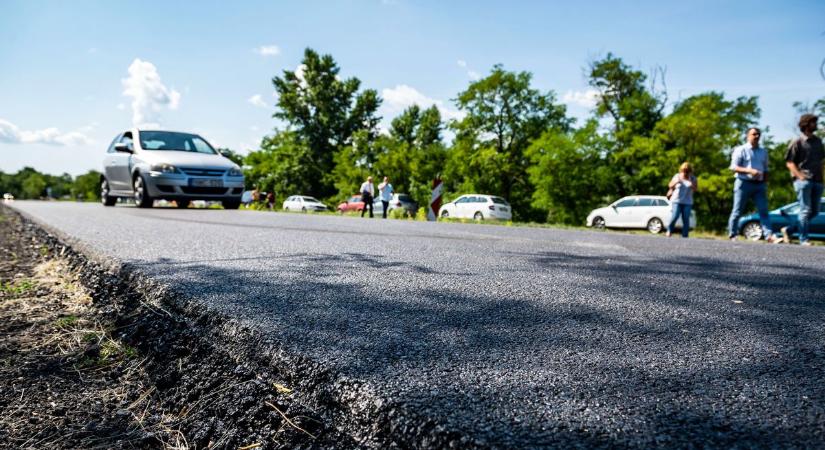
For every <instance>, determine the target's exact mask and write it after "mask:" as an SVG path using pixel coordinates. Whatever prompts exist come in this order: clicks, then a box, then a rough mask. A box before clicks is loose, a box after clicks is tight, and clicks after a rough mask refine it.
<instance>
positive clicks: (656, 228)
mask: <svg viewBox="0 0 825 450" xmlns="http://www.w3.org/2000/svg"><path fill="white" fill-rule="evenodd" d="M662 228H664V224H662V220H661V219H659V218H658V217H654V218H652V219H650V220H649V221H648V222H647V231H650V232H651V233H653V234H659V233H661V232H662Z"/></svg>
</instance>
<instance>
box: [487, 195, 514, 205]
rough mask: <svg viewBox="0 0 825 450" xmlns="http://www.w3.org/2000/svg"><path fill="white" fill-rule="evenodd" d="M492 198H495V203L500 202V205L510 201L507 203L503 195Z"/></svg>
mask: <svg viewBox="0 0 825 450" xmlns="http://www.w3.org/2000/svg"><path fill="white" fill-rule="evenodd" d="M490 198H492V199H493V203H498V204H499V205H509V203H507V200H504V199H503V198H501V197H490Z"/></svg>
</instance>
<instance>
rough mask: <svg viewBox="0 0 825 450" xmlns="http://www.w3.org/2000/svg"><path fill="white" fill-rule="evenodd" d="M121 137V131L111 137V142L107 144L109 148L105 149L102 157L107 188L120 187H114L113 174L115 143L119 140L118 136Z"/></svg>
mask: <svg viewBox="0 0 825 450" xmlns="http://www.w3.org/2000/svg"><path fill="white" fill-rule="evenodd" d="M121 137H123V133H121V134H118V135H117V136H115V138H114V139H112V143H111V144H109V148H108V149H107V150H106V156H105V157H104V158H103V175H104V176H105V177H106V181H108V182H109V189H110V190H119V189H121V188H120V187H116V186H117V185H116V184H115V183H116V181H115V180H114V178H115V177H116V174H115V166H116V164H117V158H116V157H117V152H115V144H117V143H118V142H120V138H121Z"/></svg>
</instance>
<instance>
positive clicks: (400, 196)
mask: <svg viewBox="0 0 825 450" xmlns="http://www.w3.org/2000/svg"><path fill="white" fill-rule="evenodd" d="M398 201H401V202H412V198H410V196H409V195H407V194H398Z"/></svg>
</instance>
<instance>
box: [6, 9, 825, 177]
mask: <svg viewBox="0 0 825 450" xmlns="http://www.w3.org/2000/svg"><path fill="white" fill-rule="evenodd" d="M0 10H2V11H0V12H2V13H1V14H0V170H2V171H5V172H12V171H16V170H18V169H20V168H21V167H23V166H26V165H28V166H33V167H35V168H37V169H38V170H41V171H45V172H49V173H62V172H69V173H71V174H79V173H83V172H85V171H87V170H88V169H93V168H95V169H99V167H98V166H99V165H100V161H101V159H102V158H101V154H102V152H103V151H104V149H105V147H106V146H107V145H108V143H109V141H111V139H112V138H113V137H114V135H115V134H117V133H118V132H119V131H122V130H124V129H128V128H129V127H131V126H132V124H133V122H134V121H135V120H139V121H143V122H148V123H157V124H159V125H160V126H162V127H164V128H168V129H176V130H182V131H194V132H198V133H201V134H202V135H204V137H206V138H207V139H208V140H210V141H212V142H213V143H214V144H216V145H220V146H227V147H230V148H233V149H236V150H241V151H246V150H248V149H253V148H255V147H256V145H257V144H258V142H259V141H260V138H261V137H262V136H263V135H264V134H267V133H269V132H270V131H271V130H272V129H273V127H275V126H276V125H277V124H276V122H275V120H274V119H272V118H271V114H272V112H273V105H274V103H275V100H276V99H275V98H274V97H273V95H272V93H273V89H272V83H271V79H272V77H273V76H274V75H276V74H280V73H281V72H282V71H283V70H290V71H294V70H295V69H296V68H297V66H298V65H299V64H300V60H301V55H302V53H303V50H304V48H306V47H312V48H314V49H316V50H317V51H319V52H322V53H330V54H332V55H333V56H334V58H335V59H336V61H337V62H338V63H339V65H340V66H341V68H342V75H343V76H345V77H348V76H356V77H358V78H360V79H361V81H362V85H363V86H364V87H367V88H373V89H376V90H378V92H379V93H380V94H381V95H382V97H384V99H385V101H384V106H383V108H382V110H381V113H382V115H383V116H384V117H385V120H387V121H388V120H389V119H391V118H392V117H393V116H394V115H395V114H397V112H399V111H400V110H401V109H403V107H405V106H407V105H408V104H409V103H410V102H413V101H415V102H420V103H435V104H437V105H438V106H439V107H440V108H441V109H442V111H443V112H444V114H445V115H447V116H451V115H455V114H456V111H455V107H454V106H453V104H452V101H451V99H453V98H455V96H456V94H457V93H458V92H459V91H461V90H463V89H464V88H466V86H467V85H468V83H469V82H470V81H471V80H472V79H473V78H475V77H478V76H483V75H484V74H485V73H487V72H489V70H490V68H491V67H492V66H493V65H494V64H497V63H501V64H503V65H504V67H505V69H508V70H517V71H521V70H526V71H530V72H532V73H533V74H534V85H535V87H537V88H539V89H542V90H553V91H555V92H556V94H557V96H558V98H559V99H560V100H563V101H565V102H566V103H568V105H569V110H570V112H571V114H573V115H574V116H577V117H585V116H587V115H588V114H589V109H588V106H587V103H588V99H589V97H588V95H587V90H588V86H587V83H586V80H585V78H584V68H585V66H586V65H587V63H588V62H589V61H591V60H593V59H596V58H599V57H601V56H604V55H605V54H606V53H607V52H613V53H614V54H616V55H618V56H620V57H621V58H623V59H624V60H625V61H626V62H627V63H630V64H632V65H634V66H636V67H639V68H641V69H644V70H649V69H651V68H653V67H654V66H657V65H660V66H664V67H666V68H667V86H668V91H669V97H670V100H671V101H677V100H678V99H680V98H685V97H687V96H690V95H693V94H697V93H700V92H704V91H708V90H720V91H723V92H725V93H726V94H727V96H728V97H729V98H732V97H736V96H740V95H757V96H759V98H760V102H759V103H760V106H761V107H762V112H763V114H762V121H761V125H763V126H768V127H769V128H770V133H771V134H773V135H774V136H776V137H777V138H780V139H786V138H789V137H791V136H793V135H794V134H795V132H794V128H793V123H794V120H795V112H794V110H793V108H792V106H791V104H792V103H793V102H794V101H796V100H801V101H808V102H812V101H814V100H815V99H817V98H820V97H823V96H825V80H823V79H822V77H821V76H820V74H819V66H820V64H821V63H822V61H823V58H825V34H824V33H825V20H823V19H825V2H822V1H816V0H809V1H783V2H778V1H776V2H760V1H750V2H744V1H701V2H679V3H678V4H677V3H675V2H673V3H666V2H661V1H655V2H654V1H634V2H608V1H605V2H600V1H591V2H551V1H524V2H518V1H511V2H486V1H447V2H445V1H412V0H384V1H381V0H369V1H368V0H363V1H302V2H273V1H269V2H233V3H229V2H217V1H216V2H211V1H198V2H170V1H165V2H155V1H140V2H130V1H122V2H104V1H72V2H62V1H51V2H48V1H36V0H27V1H16V0H4V1H3V2H2V5H1V6H0ZM130 68H131V71H130Z"/></svg>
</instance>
